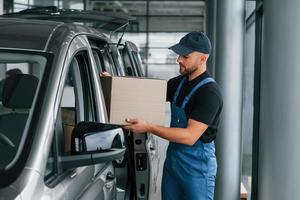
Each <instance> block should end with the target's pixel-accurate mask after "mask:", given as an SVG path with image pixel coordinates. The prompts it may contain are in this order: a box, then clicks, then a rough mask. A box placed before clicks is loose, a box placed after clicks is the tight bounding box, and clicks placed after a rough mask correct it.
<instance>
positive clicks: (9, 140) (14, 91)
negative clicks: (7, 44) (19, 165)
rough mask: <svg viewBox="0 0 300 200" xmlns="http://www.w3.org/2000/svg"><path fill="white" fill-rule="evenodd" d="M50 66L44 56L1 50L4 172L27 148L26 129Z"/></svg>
mask: <svg viewBox="0 0 300 200" xmlns="http://www.w3.org/2000/svg"><path fill="white" fill-rule="evenodd" d="M46 63H47V57H46V55H43V54H41V53H36V52H26V51H4V50H1V51H0V79H1V80H0V171H5V170H8V169H10V168H11V167H12V166H13V165H14V163H15V162H16V161H17V160H18V156H19V155H20V154H21V152H22V149H23V148H24V147H23V144H24V141H25V140H26V138H27V131H26V129H25V127H26V124H27V123H28V122H27V121H29V120H28V118H29V117H28V116H29V113H30V112H31V110H32V109H33V107H34V97H35V95H36V93H37V88H38V84H39V82H40V80H41V78H42V75H43V72H44V69H45V66H46Z"/></svg>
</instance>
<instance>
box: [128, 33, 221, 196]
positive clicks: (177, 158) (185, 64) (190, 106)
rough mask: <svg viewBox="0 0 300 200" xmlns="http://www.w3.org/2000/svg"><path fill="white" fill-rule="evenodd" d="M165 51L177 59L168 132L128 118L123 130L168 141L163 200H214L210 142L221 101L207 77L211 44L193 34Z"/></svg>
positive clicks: (214, 166)
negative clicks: (178, 67) (178, 72)
mask: <svg viewBox="0 0 300 200" xmlns="http://www.w3.org/2000/svg"><path fill="white" fill-rule="evenodd" d="M169 49H171V50H173V51H174V52H175V53H177V54H178V59H177V62H178V63H179V66H180V70H179V71H180V74H181V75H179V76H177V77H175V78H172V79H170V80H169V81H168V88H167V100H168V101H170V102H171V126H170V128H169V127H163V126H158V125H155V124H150V123H147V122H146V121H144V120H142V119H130V118H128V119H126V121H127V122H128V123H129V124H128V125H127V126H125V127H124V128H125V129H128V130H131V131H132V132H134V133H144V132H148V133H152V134H155V135H157V136H159V137H162V138H164V139H167V140H169V141H170V143H169V146H168V150H167V156H166V160H165V163H164V169H163V178H162V190H161V191H162V199H163V200H177V199H178V200H183V199H186V200H213V198H214V187H215V177H216V172H217V162H216V156H215V144H214V139H215V138H216V133H217V127H218V124H219V117H220V113H221V110H222V106H223V101H222V96H221V93H220V89H219V87H218V85H217V83H216V82H215V81H214V79H213V78H212V77H211V76H210V74H209V73H208V72H207V66H206V62H207V59H208V57H209V54H210V52H211V43H210V41H209V38H208V37H207V36H206V35H205V34H204V33H202V32H191V33H188V34H187V35H185V36H184V37H183V38H182V39H181V40H180V42H179V43H178V44H175V45H174V46H172V47H170V48H169Z"/></svg>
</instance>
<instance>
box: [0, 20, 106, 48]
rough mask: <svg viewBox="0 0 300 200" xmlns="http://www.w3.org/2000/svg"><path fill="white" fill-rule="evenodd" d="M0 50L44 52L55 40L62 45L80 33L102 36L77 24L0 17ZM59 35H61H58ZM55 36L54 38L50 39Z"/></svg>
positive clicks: (98, 32)
mask: <svg viewBox="0 0 300 200" xmlns="http://www.w3.org/2000/svg"><path fill="white" fill-rule="evenodd" d="M0 27H1V31H0V48H12V49H27V50H34V51H44V52H46V51H47V49H48V45H49V44H50V43H53V42H52V40H55V43H56V44H62V43H63V42H65V41H66V40H71V39H72V37H68V36H74V35H77V34H80V33H85V34H91V35H97V36H102V38H103V39H107V38H106V37H105V35H104V34H102V33H101V32H100V31H98V30H96V29H93V28H90V27H87V26H82V25H77V24H72V23H64V22H57V21H47V20H33V19H19V18H4V17H0ZM59 33H61V34H59ZM53 35H55V37H52V36H53Z"/></svg>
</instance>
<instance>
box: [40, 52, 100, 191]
mask: <svg viewBox="0 0 300 200" xmlns="http://www.w3.org/2000/svg"><path fill="white" fill-rule="evenodd" d="M87 59H88V58H87V53H86V52H85V53H80V54H77V55H76V56H75V57H74V59H73V61H72V62H71V65H70V67H69V70H68V74H67V77H66V80H65V83H64V88H63V93H62V98H61V103H60V107H59V110H58V116H57V121H56V127H55V133H54V134H55V137H54V139H53V144H52V153H50V154H49V156H48V161H47V167H46V171H45V176H44V180H45V183H46V184H48V185H49V186H51V185H53V182H51V181H52V180H53V177H55V176H57V174H61V173H63V171H60V170H61V169H59V166H57V165H59V163H58V162H57V159H58V156H59V155H70V153H71V136H72V131H73V129H74V127H75V125H76V124H77V123H78V122H80V121H95V114H91V113H93V110H94V108H93V103H92V99H91V98H92V95H91V91H90V90H89V88H90V85H89V80H86V79H88V74H87V68H88V67H89V66H88V65H89V62H87ZM49 180H50V181H49Z"/></svg>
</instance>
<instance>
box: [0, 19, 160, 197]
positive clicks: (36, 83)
mask: <svg viewBox="0 0 300 200" xmlns="http://www.w3.org/2000/svg"><path fill="white" fill-rule="evenodd" d="M0 27H1V32H0V79H1V81H0V92H1V93H2V94H0V95H1V96H2V98H1V105H0V199H151V195H154V194H155V193H156V192H158V190H157V185H158V182H157V177H154V176H155V175H156V174H157V170H158V168H157V167H158V166H157V163H158V162H159V158H158V155H157V152H156V150H157V149H156V145H157V141H156V139H154V138H153V137H148V135H147V134H141V135H132V134H130V133H127V132H124V130H122V128H121V127H119V126H117V125H112V124H108V123H107V113H106V108H105V103H104V98H103V95H102V88H101V83H100V81H99V77H98V74H99V72H101V71H102V70H103V69H105V70H107V69H110V70H112V71H113V73H116V75H125V70H124V64H123V61H122V59H121V56H120V54H119V51H118V49H117V47H116V46H115V45H111V44H112V42H111V40H110V39H109V38H108V37H107V36H106V35H104V34H103V33H102V32H101V31H99V30H96V29H93V28H90V27H87V26H84V25H77V24H71V23H63V22H55V21H42V20H32V19H31V20H25V19H16V18H6V17H5V18H0ZM16 69H18V70H16Z"/></svg>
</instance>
